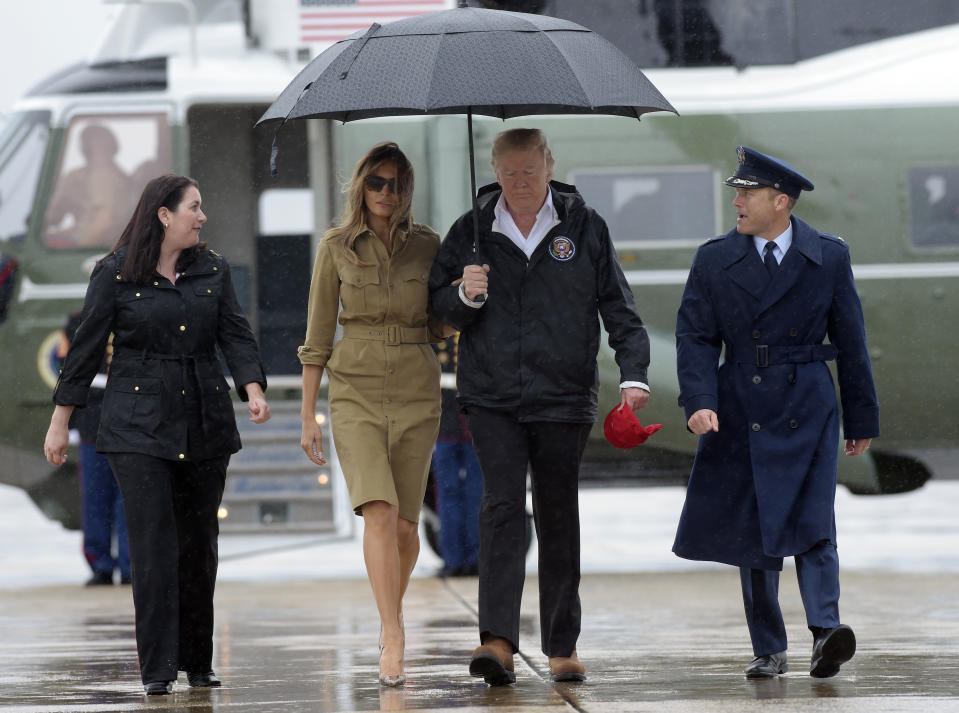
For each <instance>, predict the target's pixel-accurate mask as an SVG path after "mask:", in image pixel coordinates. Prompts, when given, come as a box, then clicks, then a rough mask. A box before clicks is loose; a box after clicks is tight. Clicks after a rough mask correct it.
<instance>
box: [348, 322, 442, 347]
mask: <svg viewBox="0 0 959 713" xmlns="http://www.w3.org/2000/svg"><path fill="white" fill-rule="evenodd" d="M343 336H344V337H345V338H347V339H370V340H373V341H376V342H386V343H387V344H388V345H390V346H396V345H397V344H429V341H430V333H429V330H428V329H427V328H426V327H402V326H400V325H398V324H379V325H368V324H344V325H343Z"/></svg>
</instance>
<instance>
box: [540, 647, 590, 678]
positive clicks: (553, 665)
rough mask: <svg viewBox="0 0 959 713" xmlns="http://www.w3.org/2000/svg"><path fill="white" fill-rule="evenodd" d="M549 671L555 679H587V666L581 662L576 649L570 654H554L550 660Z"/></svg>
mask: <svg viewBox="0 0 959 713" xmlns="http://www.w3.org/2000/svg"><path fill="white" fill-rule="evenodd" d="M549 672H550V675H551V677H552V679H553V680H554V681H585V680H586V667H585V666H583V664H581V663H580V662H579V657H578V656H577V655H576V651H575V650H574V651H573V653H571V654H570V655H569V656H553V657H551V658H550V660H549Z"/></svg>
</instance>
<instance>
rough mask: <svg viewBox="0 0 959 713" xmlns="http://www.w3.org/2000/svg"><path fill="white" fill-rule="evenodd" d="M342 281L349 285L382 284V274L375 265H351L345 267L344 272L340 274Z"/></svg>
mask: <svg viewBox="0 0 959 713" xmlns="http://www.w3.org/2000/svg"><path fill="white" fill-rule="evenodd" d="M340 281H341V282H345V283H346V284H347V285H353V287H363V286H364V285H378V284H380V275H379V272H378V271H377V269H376V266H375V265H373V266H371V267H357V266H355V265H350V266H348V267H345V268H343V273H342V274H341V275H340Z"/></svg>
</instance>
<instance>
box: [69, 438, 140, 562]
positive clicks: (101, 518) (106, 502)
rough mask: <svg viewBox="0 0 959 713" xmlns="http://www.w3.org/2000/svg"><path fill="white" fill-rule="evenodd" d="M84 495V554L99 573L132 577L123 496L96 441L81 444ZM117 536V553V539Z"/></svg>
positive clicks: (80, 457) (81, 492) (80, 462)
mask: <svg viewBox="0 0 959 713" xmlns="http://www.w3.org/2000/svg"><path fill="white" fill-rule="evenodd" d="M78 463H79V466H80V495H81V502H82V505H83V555H84V557H86V560H87V562H88V563H89V564H90V569H92V570H93V571H94V573H97V574H106V575H110V576H111V577H112V576H113V570H114V569H119V570H120V578H121V579H122V580H129V579H130V548H129V546H128V545H127V524H126V517H125V516H124V513H123V499H122V498H121V497H120V487H119V486H118V485H117V481H116V478H114V477H113V471H112V470H110V462H109V460H108V459H107V457H106V456H105V455H104V454H103V453H97V448H96V446H95V445H93V444H92V443H85V442H81V443H80V448H79V459H78ZM114 535H116V545H117V547H116V556H114V554H113V538H114Z"/></svg>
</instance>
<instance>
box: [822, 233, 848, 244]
mask: <svg viewBox="0 0 959 713" xmlns="http://www.w3.org/2000/svg"><path fill="white" fill-rule="evenodd" d="M819 237H820V238H823V239H824V240H832V241H833V242H834V243H841V244H843V245H845V244H846V241H845V240H843V239H842V238H840V237H839V236H838V235H830V234H829V233H819Z"/></svg>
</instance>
